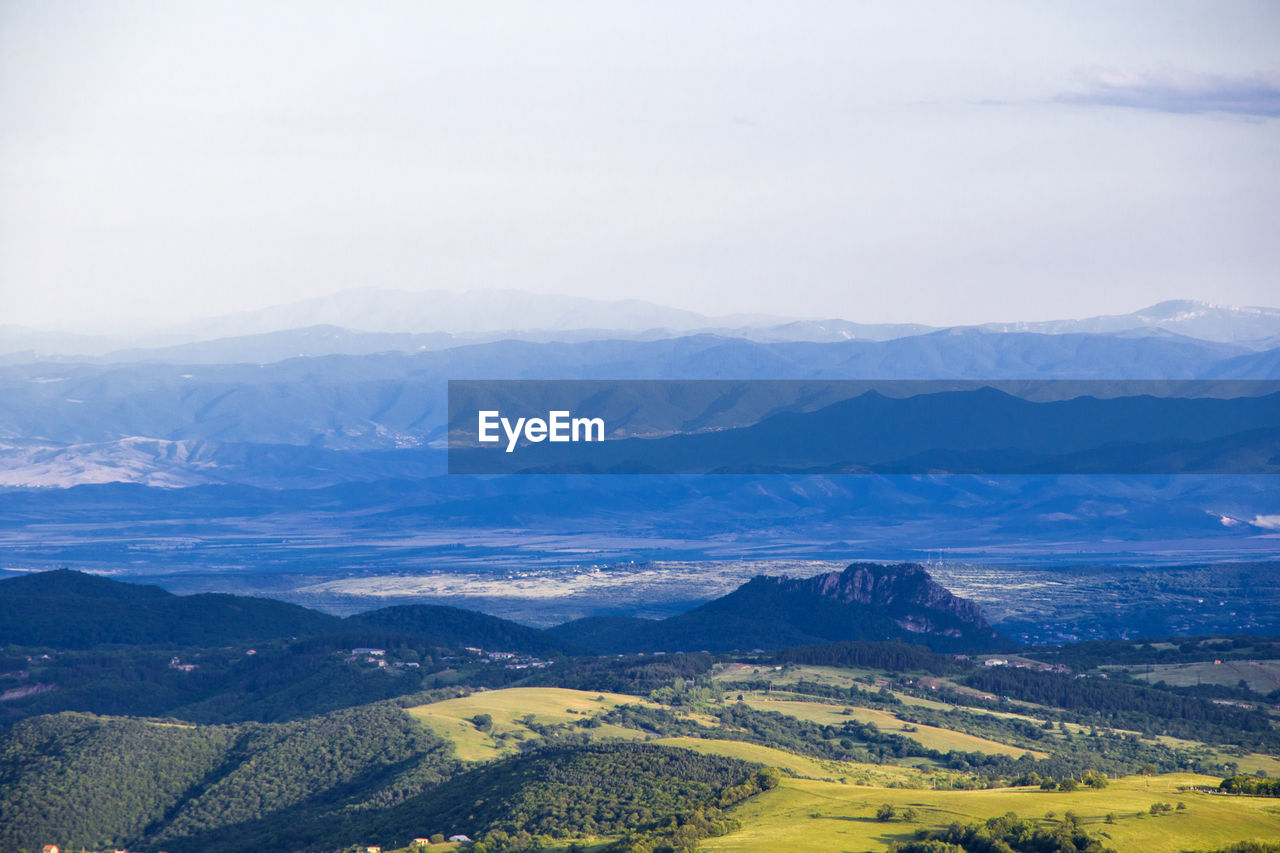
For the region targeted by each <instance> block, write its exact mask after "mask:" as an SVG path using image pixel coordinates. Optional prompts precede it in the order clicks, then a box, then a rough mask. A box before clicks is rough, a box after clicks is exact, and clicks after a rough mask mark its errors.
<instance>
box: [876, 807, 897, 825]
mask: <svg viewBox="0 0 1280 853" xmlns="http://www.w3.org/2000/svg"><path fill="white" fill-rule="evenodd" d="M897 813H898V812H897V810H896V809H894V807H893V806H891V805H889V804H888V803H881V804H880V808H878V809H876V820H879V821H885V822H888V821H891V820H893V817H894V815H896V814H897Z"/></svg>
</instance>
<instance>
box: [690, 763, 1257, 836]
mask: <svg viewBox="0 0 1280 853" xmlns="http://www.w3.org/2000/svg"><path fill="white" fill-rule="evenodd" d="M1217 781H1218V780H1217V779H1216V778H1209V777H1206V776H1193V775H1189V774H1170V775H1166V776H1152V777H1144V776H1137V777H1129V778H1126V779H1120V780H1116V781H1113V782H1112V784H1111V785H1110V787H1108V788H1106V789H1104V790H1100V791H1095V790H1081V791H1076V792H1072V793H1045V792H1042V791H1040V790H1039V789H1038V788H1002V789H996V790H990V791H930V790H909V789H902V788H883V789H868V788H860V787H855V786H850V785H841V784H838V783H831V782H820V781H814V780H810V779H784V780H783V782H782V784H781V785H780V786H779V787H778V788H776V789H774V790H772V791H769V792H768V793H765V794H762V795H760V796H759V797H756V798H754V799H752V800H750V801H748V802H746V803H744V804H743V805H741V806H739V807H737V808H735V809H734V810H733V816H734V817H736V818H737V819H738V820H739V821H741V823H742V825H743V826H742V829H741V830H739V831H738V832H735V833H732V834H730V835H727V836H725V837H723V838H714V839H710V840H708V841H706V842H704V845H703V849H705V850H707V851H735V853H755V851H761V853H764V851H777V850H806V851H813V853H837V851H840V853H844V851H880V850H885V849H886V848H887V847H888V845H889V843H890V842H893V841H905V840H908V839H910V838H911V837H912V835H913V833H914V832H915V830H916V829H917V828H919V827H930V828H940V827H943V826H946V825H947V824H949V823H951V822H953V821H959V822H961V823H965V822H971V821H977V820H985V819H986V818H989V817H994V816H996V815H1001V814H1004V813H1006V812H1015V813H1017V814H1018V815H1020V816H1022V817H1027V818H1044V817H1045V816H1046V815H1047V814H1049V813H1053V814H1054V815H1055V816H1056V817H1058V818H1060V817H1061V816H1062V814H1063V813H1064V812H1067V811H1071V812H1074V813H1075V814H1076V815H1078V816H1079V817H1080V818H1081V820H1082V822H1084V823H1085V824H1086V826H1087V828H1088V829H1089V831H1090V832H1091V833H1095V834H1100V835H1101V834H1105V836H1106V838H1104V841H1105V842H1106V844H1107V845H1108V846H1109V847H1113V848H1115V849H1116V850H1120V851H1131V850H1141V851H1143V853H1179V851H1184V850H1212V849H1215V848H1218V847H1222V846H1225V845H1226V844H1229V843H1231V842H1234V841H1241V840H1245V839H1266V840H1274V839H1276V838H1280V803H1277V802H1276V801H1275V800H1273V799H1265V798H1250V797H1224V796H1216V795H1211V794H1201V793H1196V792H1191V791H1178V787H1179V786H1187V785H1215V784H1217ZM1158 802H1165V803H1170V804H1173V805H1176V804H1177V803H1178V802H1183V803H1185V804H1186V806H1187V808H1186V809H1185V810H1184V811H1176V812H1174V813H1172V814H1168V815H1163V816H1160V817H1152V816H1151V815H1150V814H1149V809H1150V807H1151V805H1152V804H1153V803H1158ZM882 803H888V804H890V805H892V806H893V807H894V808H895V809H897V810H898V812H899V814H901V812H902V811H903V810H905V809H907V808H912V809H915V811H916V819H915V821H914V822H911V823H908V822H904V821H902V820H894V821H892V822H888V823H883V822H880V821H878V820H876V818H875V812H876V809H877V808H878V807H879V806H880V805H881V804H882ZM1109 813H1110V814H1114V815H1115V816H1116V817H1115V821H1116V822H1115V823H1113V824H1108V823H1106V822H1105V818H1106V816H1107V814H1109ZM1139 814H1141V815H1142V816H1141V817H1139Z"/></svg>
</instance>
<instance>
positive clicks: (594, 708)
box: [408, 687, 652, 761]
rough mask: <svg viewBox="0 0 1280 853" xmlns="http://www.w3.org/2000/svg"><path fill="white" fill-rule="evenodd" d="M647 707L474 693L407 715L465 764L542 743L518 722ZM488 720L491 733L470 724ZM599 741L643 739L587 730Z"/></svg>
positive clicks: (557, 693)
mask: <svg viewBox="0 0 1280 853" xmlns="http://www.w3.org/2000/svg"><path fill="white" fill-rule="evenodd" d="M637 703H638V704H645V705H651V704H652V703H650V702H646V701H645V700H643V699H640V698H637V697H635V696H624V695H622V694H620V693H593V692H590V691H583V690H566V689H563V688H559V687H513V688H509V689H506V690H487V691H480V692H477V693H472V694H471V695H470V696H463V697H461V698H459V699H449V700H446V701H444V702H436V703H435V704H432V705H419V706H417V707H414V708H410V709H408V713H409V715H410V716H411V717H413V718H414V719H416V720H420V721H421V722H423V723H424V724H426V725H427V726H430V727H431V729H432V730H433V731H435V732H436V733H437V734H439V735H440V736H441V737H445V738H448V739H449V740H452V741H453V742H454V744H455V745H456V747H457V754H458V757H459V758H461V759H463V760H464V761H490V760H492V759H494V758H499V757H501V756H503V755H507V754H510V753H512V752H515V751H516V749H517V746H516V744H518V743H519V742H520V741H521V740H526V739H532V738H536V737H538V735H537V734H535V733H534V732H533V731H532V730H530V728H529V727H528V726H526V725H524V724H522V723H520V722H517V720H518V719H519V718H522V717H525V716H527V715H529V714H532V715H533V718H534V722H536V723H538V724H541V725H552V724H556V723H571V722H575V721H577V720H582V719H585V718H588V717H591V716H594V715H596V714H599V713H601V712H603V711H608V710H609V709H610V708H616V707H617V706H619V705H630V704H637ZM477 714H488V715H489V716H490V717H492V718H493V726H492V728H491V729H490V730H489V731H481V730H480V729H479V728H477V727H476V725H475V723H474V722H473V721H472V718H473V717H475V716H476V715H477ZM584 731H587V732H589V733H590V734H591V735H592V736H593V737H597V738H609V737H613V738H625V739H628V740H638V739H640V738H642V737H644V735H643V734H642V733H641V732H638V731H636V730H634V729H625V728H622V727H620V726H611V725H602V726H598V727H596V728H593V729H584Z"/></svg>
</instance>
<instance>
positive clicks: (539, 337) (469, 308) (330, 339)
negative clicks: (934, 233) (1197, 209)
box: [0, 288, 1280, 364]
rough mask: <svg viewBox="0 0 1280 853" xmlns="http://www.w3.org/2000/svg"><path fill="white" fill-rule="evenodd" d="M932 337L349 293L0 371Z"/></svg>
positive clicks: (630, 303)
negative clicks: (447, 351)
mask: <svg viewBox="0 0 1280 853" xmlns="http://www.w3.org/2000/svg"><path fill="white" fill-rule="evenodd" d="M957 328H970V329H976V330H978V331H985V332H992V333H1006V332H1031V333H1036V334H1052V335H1066V334H1092V335H1097V334H1105V335H1128V336H1134V335H1137V336H1168V337H1171V338H1194V339H1197V340H1203V341H1214V342H1219V343H1233V344H1239V345H1241V346H1244V347H1246V348H1249V349H1254V350H1259V349H1270V348H1273V347H1275V346H1277V345H1280V309H1275V308H1265V307H1236V306H1223V305H1213V304H1210V303H1205V302H1195V301H1191V300H1171V301H1167V302H1161V303H1159V304H1157V305H1153V306H1150V307H1148V308H1144V309H1141V310H1139V311H1135V312H1132V313H1129V314H1116V315H1108V316H1101V317H1089V318H1084V319H1065V320H1049V321H1036V322H1020V323H985V324H979V325H977V326H971V327H957ZM940 330H941V329H940V328H939V327H933V326H927V325H923V324H919V323H860V322H856V321H851V320H847V319H838V318H825V319H799V318H789V317H778V316H772V315H730V316H723V317H711V316H707V315H703V314H698V313H696V312H692V311H684V310H681V309H676V308H670V307H666V306H662V305H656V304H654V303H650V302H644V301H641V300H634V299H630V300H620V301H607V300H598V299H584V298H581V297H569V296H561V295H554V294H534V293H527V292H523V291H517V290H478V291H470V292H465V293H458V292H452V291H443V290H434V291H420V292H410V291H401V290H386V289H378V288H358V289H354V290H347V291H343V292H341V293H336V294H332V295H329V296H323V297H316V298H313V299H307V300H303V301H300V302H295V303H290V304H287V305H278V306H273V307H270V308H265V309H261V310H258V311H249V312H240V313H237V314H231V315H227V316H224V317H216V318H212V319H208V320H203V321H198V322H193V323H187V324H184V325H182V326H180V327H177V328H173V329H166V330H163V331H158V332H154V333H143V334H139V335H136V336H132V337H124V336H112V335H84V334H69V333H62V332H44V331H41V330H37V329H30V328H25V327H21V326H12V325H9V326H0V358H3V359H4V360H5V361H7V362H9V363H16V362H22V361H30V360H40V359H48V358H63V359H66V358H81V359H83V358H92V359H101V360H104V361H110V362H134V361H163V362H168V363H183V364H213V363H231V362H251V363H266V362H271V361H279V360H281V359H285V358H294V357H299V356H312V357H313V356H322V355H335V354H346V355H363V354H369V353H375V352H392V351H397V352H420V351H428V350H436V349H443V348H447V347H452V346H461V345H465V344H469V343H487V342H491V341H497V340H525V341H530V342H550V341H562V342H576V341H589V340H660V339H666V338H675V337H682V336H686V335H692V334H698V335H716V336H718V337H724V338H734V339H740V340H749V341H755V342H759V343H784V342H813V343H832V342H842V341H873V342H874V341H889V340H897V339H900V338H905V337H913V336H916V335H922V334H928V333H931V332H936V331H940Z"/></svg>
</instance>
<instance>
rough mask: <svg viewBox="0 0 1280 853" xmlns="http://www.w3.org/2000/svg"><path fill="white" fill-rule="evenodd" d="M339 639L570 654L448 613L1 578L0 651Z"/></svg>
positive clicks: (78, 576) (495, 621)
mask: <svg viewBox="0 0 1280 853" xmlns="http://www.w3.org/2000/svg"><path fill="white" fill-rule="evenodd" d="M339 634H341V635H349V637H350V639H351V641H352V642H353V643H355V644H359V643H360V642H361V641H360V637H362V636H368V637H377V638H385V637H386V636H388V635H392V636H395V635H398V636H407V637H421V638H424V639H426V640H429V641H430V642H431V643H433V644H437V645H440V646H442V647H446V648H456V647H461V646H477V647H480V648H488V649H501V650H503V651H512V652H525V653H529V654H554V653H557V652H564V651H567V650H568V649H569V644H567V643H565V642H564V641H563V640H560V639H557V638H555V637H552V636H550V635H549V634H546V633H545V632H542V631H539V630H537V629H535V628H527V627H525V626H524V625H519V624H517V623H515V622H510V621H508V620H506V619H499V618H498V617H496V616H489V615H486V614H484V613H477V612H475V611H472V610H463V609H460V608H456V607H418V606H410V607H389V608H385V609H383V610H375V611H371V612H368V613H361V614H357V615H355V616H351V617H348V618H346V619H342V618H340V617H337V616H331V615H329V614H326V613H319V612H317V611H315V610H308V609H307V608H305V607H300V606H299V605H296V604H289V603H287V602H283V601H275V600H273V599H268V598H253V597H249V596H240V595H225V594H219V593H202V594H199V595H173V594H172V593H169V592H166V591H165V590H163V589H160V588H159V587H156V586H143V585H139V584H131V583H121V582H119V581H114V580H110V579H107V578H102V577H97V576H95V575H88V574H83V573H81V572H74V571H68V570H61V569H60V570H57V571H52V572H39V573H34V574H29V575H24V576H22V577H17V578H11V579H9V580H5V581H0V645H19V646H43V647H48V648H55V649H87V648H92V647H95V646H100V645H106V644H121V645H165V646H219V645H229V644H234V643H246V642H259V641H262V640H269V639H277V638H288V637H304V636H333V635H339ZM378 641H379V642H381V640H378Z"/></svg>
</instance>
